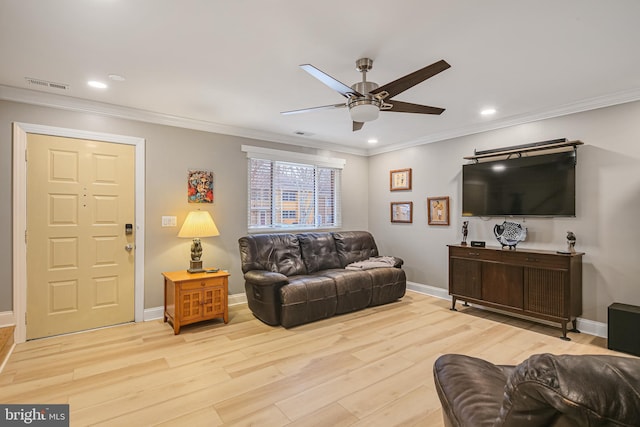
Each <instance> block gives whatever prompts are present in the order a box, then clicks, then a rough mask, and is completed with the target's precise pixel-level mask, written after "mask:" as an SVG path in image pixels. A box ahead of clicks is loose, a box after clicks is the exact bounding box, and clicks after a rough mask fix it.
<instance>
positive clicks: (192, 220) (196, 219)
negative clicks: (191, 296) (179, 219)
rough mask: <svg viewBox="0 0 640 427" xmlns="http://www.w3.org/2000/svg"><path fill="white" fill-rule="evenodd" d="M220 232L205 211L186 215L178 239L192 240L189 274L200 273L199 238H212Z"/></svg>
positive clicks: (200, 251) (200, 253) (200, 246)
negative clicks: (186, 238)
mask: <svg viewBox="0 0 640 427" xmlns="http://www.w3.org/2000/svg"><path fill="white" fill-rule="evenodd" d="M219 235H220V232H219V231H218V227H216V223H215V222H213V218H211V214H209V212H207V211H192V212H189V214H188V215H187V219H185V220H184V224H182V228H180V232H178V237H188V238H193V243H192V244H191V264H190V266H189V269H188V270H187V271H188V272H189V273H202V272H203V271H204V269H203V268H202V259H201V258H202V243H201V242H200V238H201V237H213V236H219Z"/></svg>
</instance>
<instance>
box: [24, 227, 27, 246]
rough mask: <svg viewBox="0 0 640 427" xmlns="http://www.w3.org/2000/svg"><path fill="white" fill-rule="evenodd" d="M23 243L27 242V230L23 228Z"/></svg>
mask: <svg viewBox="0 0 640 427" xmlns="http://www.w3.org/2000/svg"><path fill="white" fill-rule="evenodd" d="M24 244H25V245H26V244H27V230H24Z"/></svg>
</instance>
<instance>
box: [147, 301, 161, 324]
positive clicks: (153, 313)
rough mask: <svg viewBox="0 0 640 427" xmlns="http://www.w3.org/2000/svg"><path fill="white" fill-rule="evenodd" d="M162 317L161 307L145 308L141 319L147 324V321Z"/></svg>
mask: <svg viewBox="0 0 640 427" xmlns="http://www.w3.org/2000/svg"><path fill="white" fill-rule="evenodd" d="M163 315H164V306H163V305H161V306H160V307H152V308H145V309H144V315H143V317H142V318H143V319H144V321H145V322H148V321H149V320H156V319H162V316H163Z"/></svg>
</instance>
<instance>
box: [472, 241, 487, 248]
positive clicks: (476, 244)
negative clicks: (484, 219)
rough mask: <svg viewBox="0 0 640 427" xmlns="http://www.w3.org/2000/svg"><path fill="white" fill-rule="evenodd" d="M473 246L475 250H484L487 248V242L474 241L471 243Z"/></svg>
mask: <svg viewBox="0 0 640 427" xmlns="http://www.w3.org/2000/svg"><path fill="white" fill-rule="evenodd" d="M471 246H473V247H474V248H484V247H485V242H483V241H481V240H480V241H478V240H472V241H471Z"/></svg>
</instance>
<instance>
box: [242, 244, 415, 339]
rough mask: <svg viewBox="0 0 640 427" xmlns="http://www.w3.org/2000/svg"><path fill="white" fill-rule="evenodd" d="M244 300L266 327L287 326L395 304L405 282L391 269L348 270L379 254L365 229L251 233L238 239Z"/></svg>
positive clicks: (398, 263)
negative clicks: (366, 308) (295, 232)
mask: <svg viewBox="0 0 640 427" xmlns="http://www.w3.org/2000/svg"><path fill="white" fill-rule="evenodd" d="M238 243H239V245H240V260H241V262H242V272H243V273H244V279H245V291H246V294H247V302H248V305H249V308H250V309H251V311H252V312H253V314H254V315H255V316H256V317H257V318H258V319H260V320H262V321H263V322H264V323H266V324H268V325H282V326H284V327H285V328H290V327H292V326H296V325H300V324H303V323H308V322H312V321H315V320H319V319H325V318H328V317H331V316H334V315H336V314H342V313H348V312H351V311H356V310H360V309H363V308H365V307H369V306H374V305H380V304H385V303H389V302H392V301H396V300H397V299H399V298H402V297H403V296H404V293H405V290H406V285H407V279H406V276H405V272H404V270H402V268H401V266H402V264H403V261H402V259H400V258H394V260H395V263H394V265H393V266H389V267H382V268H372V269H367V270H357V271H354V270H348V269H345V267H346V266H347V265H349V264H351V263H354V262H359V261H365V260H367V259H369V258H371V257H376V256H378V248H377V246H376V242H375V240H374V239H373V236H372V235H371V234H370V233H368V232H366V231H342V232H333V233H330V232H322V233H301V234H289V233H274V234H253V235H249V236H245V237H242V238H240V239H239V240H238Z"/></svg>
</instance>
